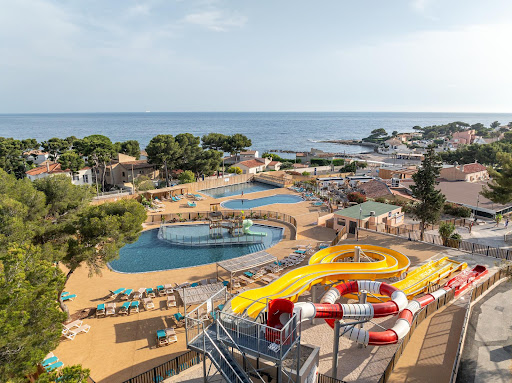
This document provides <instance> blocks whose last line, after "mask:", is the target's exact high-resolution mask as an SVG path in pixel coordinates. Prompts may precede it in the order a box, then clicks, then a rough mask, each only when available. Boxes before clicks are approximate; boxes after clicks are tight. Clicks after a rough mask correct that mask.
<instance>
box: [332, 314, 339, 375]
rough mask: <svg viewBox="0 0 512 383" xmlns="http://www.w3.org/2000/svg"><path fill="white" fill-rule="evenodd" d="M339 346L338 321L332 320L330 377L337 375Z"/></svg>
mask: <svg viewBox="0 0 512 383" xmlns="http://www.w3.org/2000/svg"><path fill="white" fill-rule="evenodd" d="M339 347H340V321H338V320H337V321H336V322H334V342H333V346H332V377H333V378H334V379H337V376H338V351H339Z"/></svg>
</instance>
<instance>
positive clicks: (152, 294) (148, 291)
mask: <svg viewBox="0 0 512 383" xmlns="http://www.w3.org/2000/svg"><path fill="white" fill-rule="evenodd" d="M146 296H147V297H148V298H155V296H156V295H155V292H154V291H153V288H152V287H148V288H147V289H146Z"/></svg>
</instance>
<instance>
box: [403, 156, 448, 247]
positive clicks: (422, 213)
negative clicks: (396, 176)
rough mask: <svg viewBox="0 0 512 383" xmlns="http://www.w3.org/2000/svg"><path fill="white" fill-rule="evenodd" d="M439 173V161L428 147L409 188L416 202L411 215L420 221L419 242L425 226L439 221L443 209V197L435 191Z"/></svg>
mask: <svg viewBox="0 0 512 383" xmlns="http://www.w3.org/2000/svg"><path fill="white" fill-rule="evenodd" d="M440 171H441V161H440V159H439V156H438V155H437V154H436V153H435V152H434V148H433V147H429V148H428V150H427V153H426V154H425V159H424V160H423V161H422V163H421V168H420V169H419V170H418V171H417V172H416V174H414V175H413V176H412V179H413V180H414V183H415V185H414V186H411V191H412V195H413V196H414V198H416V199H417V200H418V202H417V203H416V204H415V205H414V208H413V213H414V215H415V216H416V218H417V219H419V220H420V240H422V241H423V237H424V234H425V226H426V224H434V223H436V222H437V221H439V217H440V216H441V211H442V209H443V205H444V202H445V200H446V198H445V196H444V194H443V193H441V191H439V190H436V178H437V177H439V173H440Z"/></svg>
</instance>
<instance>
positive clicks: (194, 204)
mask: <svg viewBox="0 0 512 383" xmlns="http://www.w3.org/2000/svg"><path fill="white" fill-rule="evenodd" d="M187 205H188V207H196V206H197V204H196V203H195V202H190V201H187Z"/></svg>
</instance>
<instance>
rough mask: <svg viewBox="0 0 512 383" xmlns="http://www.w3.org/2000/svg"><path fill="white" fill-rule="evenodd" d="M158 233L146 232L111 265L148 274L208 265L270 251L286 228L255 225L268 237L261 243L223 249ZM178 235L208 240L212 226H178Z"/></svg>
mask: <svg viewBox="0 0 512 383" xmlns="http://www.w3.org/2000/svg"><path fill="white" fill-rule="evenodd" d="M158 230H159V229H153V230H148V231H144V232H142V233H141V235H140V237H139V239H138V240H137V242H135V243H132V244H128V245H126V246H124V247H123V248H122V249H121V251H120V252H119V258H118V259H116V260H114V261H112V262H110V263H109V266H110V268H111V269H112V270H114V271H118V272H121V273H145V272H149V271H160V270H169V269H179V268H183V267H192V266H199V265H206V264H208V263H215V262H219V261H223V260H225V259H231V258H236V257H241V256H242V255H246V254H250V253H254V252H256V251H261V250H264V249H267V248H269V247H272V246H274V245H275V244H276V243H278V242H279V241H280V240H281V239H282V238H283V229H282V228H280V227H275V226H267V225H258V224H255V225H253V226H252V227H251V230H252V231H254V232H262V233H266V234H267V235H266V236H264V237H262V241H261V242H258V243H248V244H241V245H223V246H209V245H204V244H201V245H198V244H197V243H194V245H193V246H188V245H182V244H176V243H172V242H170V241H166V240H162V239H159V238H158ZM174 232H175V233H176V234H177V235H183V236H193V237H194V238H206V237H207V236H208V233H209V226H208V225H205V224H198V225H176V226H175V231H174Z"/></svg>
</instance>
